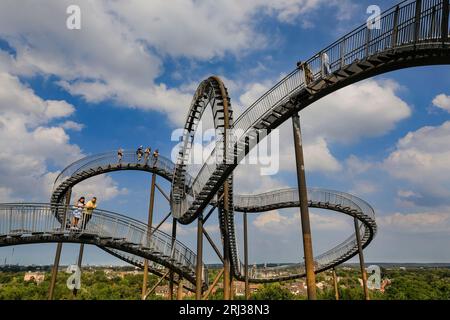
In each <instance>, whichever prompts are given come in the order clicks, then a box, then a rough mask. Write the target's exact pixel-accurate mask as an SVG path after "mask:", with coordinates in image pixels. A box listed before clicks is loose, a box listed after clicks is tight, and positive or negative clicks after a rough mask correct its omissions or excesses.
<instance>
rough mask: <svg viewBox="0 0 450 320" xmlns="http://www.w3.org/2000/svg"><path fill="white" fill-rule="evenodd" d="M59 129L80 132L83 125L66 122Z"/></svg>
mask: <svg viewBox="0 0 450 320" xmlns="http://www.w3.org/2000/svg"><path fill="white" fill-rule="evenodd" d="M61 128H63V129H66V130H73V131H81V130H83V128H84V124H82V123H78V122H74V121H71V120H68V121H66V122H64V123H63V124H62V125H61Z"/></svg>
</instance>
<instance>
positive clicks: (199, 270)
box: [195, 214, 203, 300]
mask: <svg viewBox="0 0 450 320" xmlns="http://www.w3.org/2000/svg"><path fill="white" fill-rule="evenodd" d="M202 260H203V215H202V214H200V215H199V216H198V218H197V265H196V268H195V299H196V300H201V298H202V287H203V277H202V275H203V262H202Z"/></svg>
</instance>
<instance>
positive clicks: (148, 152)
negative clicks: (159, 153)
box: [144, 147, 152, 165]
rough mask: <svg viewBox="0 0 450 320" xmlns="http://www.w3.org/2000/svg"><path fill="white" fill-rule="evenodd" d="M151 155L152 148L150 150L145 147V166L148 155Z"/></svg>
mask: <svg viewBox="0 0 450 320" xmlns="http://www.w3.org/2000/svg"><path fill="white" fill-rule="evenodd" d="M151 153H152V148H150V147H147V148H145V152H144V154H145V155H144V162H145V165H147V164H148V159H149V158H150V154H151Z"/></svg>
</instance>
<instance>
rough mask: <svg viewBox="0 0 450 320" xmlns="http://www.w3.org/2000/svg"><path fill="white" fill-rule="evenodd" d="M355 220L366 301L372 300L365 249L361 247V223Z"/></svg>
mask: <svg viewBox="0 0 450 320" xmlns="http://www.w3.org/2000/svg"><path fill="white" fill-rule="evenodd" d="M354 220H355V233H356V242H357V243H358V254H359V266H360V267H361V277H362V282H363V289H364V298H365V299H366V300H370V296H369V288H368V287H367V273H366V268H365V266H364V254H363V249H362V246H361V235H360V233H359V232H360V231H359V223H358V219H356V218H354Z"/></svg>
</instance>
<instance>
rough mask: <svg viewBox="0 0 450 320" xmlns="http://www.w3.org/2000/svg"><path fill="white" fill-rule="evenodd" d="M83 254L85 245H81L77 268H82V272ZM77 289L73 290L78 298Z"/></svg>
mask: <svg viewBox="0 0 450 320" xmlns="http://www.w3.org/2000/svg"><path fill="white" fill-rule="evenodd" d="M83 253H84V243H82V244H80V251H79V252H78V262H77V266H78V268H80V271H81V264H82V262H83ZM77 292H78V290H77V288H73V295H74V296H76V295H77Z"/></svg>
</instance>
